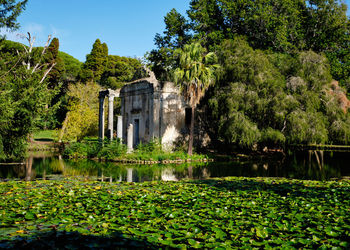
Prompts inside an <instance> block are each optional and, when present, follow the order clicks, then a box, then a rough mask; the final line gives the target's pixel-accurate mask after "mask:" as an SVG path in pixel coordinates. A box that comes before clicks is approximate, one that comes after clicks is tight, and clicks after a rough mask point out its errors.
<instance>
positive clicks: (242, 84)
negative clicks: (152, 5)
mask: <svg viewBox="0 0 350 250" xmlns="http://www.w3.org/2000/svg"><path fill="white" fill-rule="evenodd" d="M346 9H347V7H346V5H345V4H343V3H341V2H340V1H325V0H321V1H305V0H298V1H291V0H283V1H263V0H259V1H232V0H192V1H191V2H190V9H189V10H188V11H187V14H188V19H186V18H185V17H183V16H182V15H181V14H179V13H178V12H177V11H176V10H175V9H173V10H171V11H170V12H169V13H168V14H167V15H166V16H165V18H164V21H165V25H166V29H165V31H164V32H163V34H162V35H161V34H157V35H156V37H155V43H156V46H157V49H155V50H153V51H151V53H149V54H148V59H149V60H150V64H151V67H152V69H153V70H154V71H155V73H156V75H157V76H158V77H159V78H161V79H167V80H172V79H176V70H175V69H176V68H178V67H181V61H180V60H177V59H176V58H177V56H176V51H177V49H178V48H182V47H184V46H185V45H186V44H191V43H195V42H200V43H201V44H202V46H204V47H205V48H207V50H208V52H214V53H215V54H216V55H217V57H218V63H219V65H220V67H218V70H217V71H216V83H215V85H214V86H213V87H212V88H210V89H209V91H208V92H207V94H206V97H205V99H204V101H203V103H202V109H203V110H205V111H206V112H205V118H206V119H207V120H209V121H210V123H209V122H208V126H206V127H204V128H202V129H204V130H205V131H207V132H208V133H209V135H210V136H211V139H212V141H213V142H216V144H215V145H216V146H218V145H220V144H222V143H223V144H225V145H228V146H239V147H240V148H250V149H251V148H256V147H257V146H258V147H261V148H263V147H265V146H268V147H284V146H285V145H288V144H310V143H318V144H320V143H329V144H348V143H349V142H350V141H349V139H350V137H349V136H350V115H349V114H348V112H347V109H348V107H349V106H348V103H349V102H348V100H347V98H346V94H347V91H348V86H349V83H350V58H349V55H350V51H349V48H350V38H349V32H350V30H349V27H350V22H349V18H348V17H347V16H346ZM332 79H334V80H336V81H332ZM337 81H338V82H339V83H338V82H337ZM206 119H204V120H206ZM226 148H230V147H226Z"/></svg>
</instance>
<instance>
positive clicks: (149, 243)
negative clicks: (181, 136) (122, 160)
mask: <svg viewBox="0 0 350 250" xmlns="http://www.w3.org/2000/svg"><path fill="white" fill-rule="evenodd" d="M349 190H350V182H349V181H339V182H318V181H300V180H288V179H273V178H240V177H234V178H226V179H212V180H203V181H181V182H148V183H121V184H110V183H101V182H81V181H78V180H69V179H67V180H65V181H61V182H59V181H35V182H6V183H0V194H1V196H0V211H1V212H0V223H1V224H0V247H1V246H2V247H5V246H16V247H18V246H22V245H23V246H33V245H31V244H39V245H40V244H48V245H49V246H55V244H56V246H57V244H64V242H62V240H67V242H70V244H74V242H73V243H72V242H71V241H72V238H71V237H69V235H71V236H72V237H73V239H74V241H75V242H76V243H75V244H80V245H79V246H80V247H82V246H84V244H89V245H88V246H85V247H89V246H94V244H95V247H97V246H98V245H96V244H102V242H103V244H107V243H108V244H109V243H111V244H112V243H113V244H117V246H130V245H125V244H136V245H137V244H138V246H142V247H149V248H158V247H163V248H164V247H166V246H168V247H176V248H178V247H181V248H216V247H219V248H225V249H227V248H242V247H243V248H251V247H258V248H261V247H274V248H285V249H293V248H296V249H300V248H321V249H323V248H325V249H326V248H332V247H335V248H347V247H349V246H350V245H349V242H350V217H349V209H350V192H349ZM69 240H70V241H69ZM130 241H131V242H132V243H130ZM67 242H66V243H67ZM90 244H91V245H90ZM34 246H35V247H36V245H34ZM108 246H109V245H108ZM113 246H115V245H113ZM134 246H135V245H134ZM130 247H131V248H132V245H131V246H130Z"/></svg>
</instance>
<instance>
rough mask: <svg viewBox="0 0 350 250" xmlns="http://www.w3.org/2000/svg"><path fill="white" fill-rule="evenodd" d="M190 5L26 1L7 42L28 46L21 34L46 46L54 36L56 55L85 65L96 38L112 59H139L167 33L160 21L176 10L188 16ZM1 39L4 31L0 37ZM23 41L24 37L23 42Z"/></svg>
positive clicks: (145, 0)
mask: <svg viewBox="0 0 350 250" xmlns="http://www.w3.org/2000/svg"><path fill="white" fill-rule="evenodd" d="M189 2H190V0H99V1H96V0H29V1H28V3H27V5H26V9H25V10H24V11H23V12H22V13H21V15H20V16H19V17H18V19H17V21H18V22H19V24H20V26H21V28H20V29H19V30H17V31H15V32H14V33H10V34H9V33H7V32H6V33H7V34H6V36H7V39H9V40H13V41H18V42H21V43H23V44H27V42H26V40H25V39H23V35H22V36H21V35H20V34H26V33H27V32H30V33H31V34H32V36H35V37H36V42H35V46H44V45H45V42H46V41H47V37H48V35H52V36H53V37H57V38H58V39H59V42H60V51H63V52H66V53H68V54H70V55H72V56H74V57H75V58H77V59H78V60H79V61H81V62H84V61H85V59H86V55H87V54H89V53H90V51H91V49H92V45H93V43H94V42H95V40H96V39H97V38H99V39H100V40H101V42H102V43H106V44H107V46H108V50H109V54H110V55H119V56H129V57H143V56H144V54H145V53H146V52H147V51H151V50H152V49H154V48H155V46H154V36H155V35H156V33H162V32H163V31H164V28H165V24H164V16H165V15H166V14H167V13H168V12H169V11H170V10H171V9H172V8H175V9H176V10H177V11H178V12H180V13H181V14H183V15H186V10H187V9H189ZM0 33H2V34H4V31H2V32H0ZM21 37H22V38H21Z"/></svg>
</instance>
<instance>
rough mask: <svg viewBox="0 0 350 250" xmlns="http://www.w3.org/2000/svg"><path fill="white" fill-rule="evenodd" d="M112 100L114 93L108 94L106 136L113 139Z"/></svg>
mask: <svg viewBox="0 0 350 250" xmlns="http://www.w3.org/2000/svg"><path fill="white" fill-rule="evenodd" d="M113 101H114V95H109V96H108V130H107V131H108V133H107V134H108V138H109V139H110V140H111V141H112V140H113Z"/></svg>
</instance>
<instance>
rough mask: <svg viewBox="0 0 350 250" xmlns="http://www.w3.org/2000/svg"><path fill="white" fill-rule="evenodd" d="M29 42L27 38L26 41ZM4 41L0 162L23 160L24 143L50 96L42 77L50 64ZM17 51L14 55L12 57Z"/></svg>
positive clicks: (0, 75)
mask: <svg viewBox="0 0 350 250" xmlns="http://www.w3.org/2000/svg"><path fill="white" fill-rule="evenodd" d="M28 39H29V41H32V40H31V37H30V35H29V37H28ZM20 47H21V45H20V44H18V43H14V42H9V41H4V42H2V43H1V47H0V50H1V51H0V53H1V55H2V58H1V59H0V103H1V104H0V106H1V109H0V135H1V136H0V138H1V141H0V144H2V146H0V147H1V148H2V149H3V152H2V153H0V155H1V156H2V159H1V160H4V159H7V160H13V159H18V158H21V157H23V156H24V153H25V149H26V140H27V139H28V137H29V135H30V134H31V133H32V132H33V131H34V129H35V127H36V124H37V122H38V120H40V117H41V116H42V115H43V114H44V113H45V111H46V110H47V105H48V104H49V103H50V102H51V99H52V97H53V96H54V93H55V92H54V90H52V89H49V88H48V82H47V81H46V73H49V72H50V68H51V65H52V63H43V61H44V57H45V53H44V54H43V53H42V52H41V51H40V50H39V49H35V48H32V50H30V49H29V48H28V47H24V46H22V48H21V49H19V48H20ZM17 49H18V54H17V52H16V53H14V51H16V50H17Z"/></svg>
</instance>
